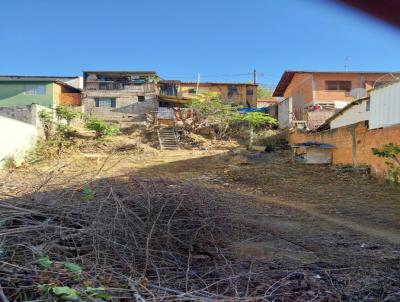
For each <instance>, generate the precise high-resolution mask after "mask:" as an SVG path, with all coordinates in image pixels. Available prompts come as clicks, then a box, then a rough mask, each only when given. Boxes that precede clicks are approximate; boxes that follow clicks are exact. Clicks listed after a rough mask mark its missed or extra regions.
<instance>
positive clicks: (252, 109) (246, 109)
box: [237, 107, 270, 113]
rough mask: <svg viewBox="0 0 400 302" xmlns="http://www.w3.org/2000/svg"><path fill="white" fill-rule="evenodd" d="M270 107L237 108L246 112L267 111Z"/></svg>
mask: <svg viewBox="0 0 400 302" xmlns="http://www.w3.org/2000/svg"><path fill="white" fill-rule="evenodd" d="M269 110H270V108H268V107H264V108H252V107H243V108H239V109H237V111H239V112H243V113H247V112H267V111H269Z"/></svg>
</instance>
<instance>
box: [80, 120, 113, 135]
mask: <svg viewBox="0 0 400 302" xmlns="http://www.w3.org/2000/svg"><path fill="white" fill-rule="evenodd" d="M85 127H86V128H87V129H89V130H93V131H95V132H96V138H102V137H105V136H113V135H117V134H118V133H119V129H118V127H117V126H115V125H113V124H109V123H106V122H103V121H100V120H99V119H97V118H88V119H87V120H86V123H85Z"/></svg>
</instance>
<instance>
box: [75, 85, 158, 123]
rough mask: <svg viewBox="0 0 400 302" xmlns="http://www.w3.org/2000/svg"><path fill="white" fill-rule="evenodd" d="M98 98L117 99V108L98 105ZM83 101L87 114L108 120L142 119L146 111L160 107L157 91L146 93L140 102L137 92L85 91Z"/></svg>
mask: <svg viewBox="0 0 400 302" xmlns="http://www.w3.org/2000/svg"><path fill="white" fill-rule="evenodd" d="M140 95H143V94H140ZM96 98H113V99H115V108H113V107H96ZM82 102H83V106H84V110H85V114H87V115H89V116H93V117H97V118H99V119H102V120H106V121H133V120H135V121H141V120H143V118H144V114H145V113H147V112H151V111H155V110H157V107H158V102H157V96H156V93H155V92H154V93H146V94H144V101H141V102H139V94H138V93H136V92H130V91H123V90H120V91H113V90H110V91H85V92H84V93H83V100H82Z"/></svg>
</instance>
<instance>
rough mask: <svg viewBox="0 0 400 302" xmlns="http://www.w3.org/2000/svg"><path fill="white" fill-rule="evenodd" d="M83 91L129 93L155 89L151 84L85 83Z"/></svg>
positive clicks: (146, 91)
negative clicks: (122, 91) (125, 91)
mask: <svg viewBox="0 0 400 302" xmlns="http://www.w3.org/2000/svg"><path fill="white" fill-rule="evenodd" d="M85 89H86V90H90V91H97V90H127V91H131V92H144V93H149V92H155V91H156V87H155V85H154V84H153V83H145V84H133V83H118V82H86V83H85Z"/></svg>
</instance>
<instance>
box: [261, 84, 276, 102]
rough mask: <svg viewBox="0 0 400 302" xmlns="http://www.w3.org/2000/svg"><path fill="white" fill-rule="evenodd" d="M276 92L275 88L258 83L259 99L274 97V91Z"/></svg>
mask: <svg viewBox="0 0 400 302" xmlns="http://www.w3.org/2000/svg"><path fill="white" fill-rule="evenodd" d="M273 92H274V89H272V88H269V87H266V86H263V85H258V87H257V99H269V98H272V93H273Z"/></svg>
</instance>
